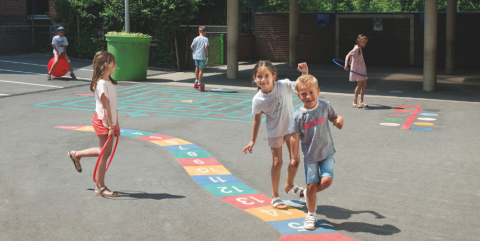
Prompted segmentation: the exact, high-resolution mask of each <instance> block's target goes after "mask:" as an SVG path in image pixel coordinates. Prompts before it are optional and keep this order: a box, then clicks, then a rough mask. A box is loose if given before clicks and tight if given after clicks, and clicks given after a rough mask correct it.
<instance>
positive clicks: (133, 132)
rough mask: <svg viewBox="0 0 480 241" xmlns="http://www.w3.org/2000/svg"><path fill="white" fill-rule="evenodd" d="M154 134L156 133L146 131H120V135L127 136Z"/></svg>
mask: <svg viewBox="0 0 480 241" xmlns="http://www.w3.org/2000/svg"><path fill="white" fill-rule="evenodd" d="M155 134H156V133H152V132H146V131H129V132H123V133H122V135H124V136H129V137H139V136H149V135H155Z"/></svg>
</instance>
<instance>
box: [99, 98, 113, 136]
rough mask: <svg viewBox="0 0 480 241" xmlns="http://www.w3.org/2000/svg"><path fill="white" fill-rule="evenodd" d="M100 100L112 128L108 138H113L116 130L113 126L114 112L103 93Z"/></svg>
mask: <svg viewBox="0 0 480 241" xmlns="http://www.w3.org/2000/svg"><path fill="white" fill-rule="evenodd" d="M100 100H101V101H102V104H103V109H104V111H105V116H106V117H107V122H108V126H109V127H111V129H110V130H108V136H112V135H113V134H114V130H113V126H112V123H113V122H112V112H111V109H110V100H109V99H108V98H107V97H106V96H105V94H103V93H102V96H101V97H100Z"/></svg>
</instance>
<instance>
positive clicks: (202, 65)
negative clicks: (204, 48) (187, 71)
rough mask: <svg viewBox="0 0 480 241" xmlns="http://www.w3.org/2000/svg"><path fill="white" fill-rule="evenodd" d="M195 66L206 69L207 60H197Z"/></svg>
mask: <svg viewBox="0 0 480 241" xmlns="http://www.w3.org/2000/svg"><path fill="white" fill-rule="evenodd" d="M195 66H197V67H199V68H202V69H203V68H205V60H198V59H196V60H195Z"/></svg>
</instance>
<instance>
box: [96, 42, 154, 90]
mask: <svg viewBox="0 0 480 241" xmlns="http://www.w3.org/2000/svg"><path fill="white" fill-rule="evenodd" d="M105 37H106V39H107V50H108V52H110V53H112V54H113V55H114V56H115V63H116V64H117V67H116V68H115V73H113V74H112V78H113V79H114V80H120V81H136V80H145V79H147V68H148V54H149V51H150V42H151V41H152V37H130V36H114V35H105Z"/></svg>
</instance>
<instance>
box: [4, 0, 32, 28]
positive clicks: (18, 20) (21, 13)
mask: <svg viewBox="0 0 480 241" xmlns="http://www.w3.org/2000/svg"><path fill="white" fill-rule="evenodd" d="M26 19H27V0H0V25H26V24H27V22H26Z"/></svg>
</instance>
